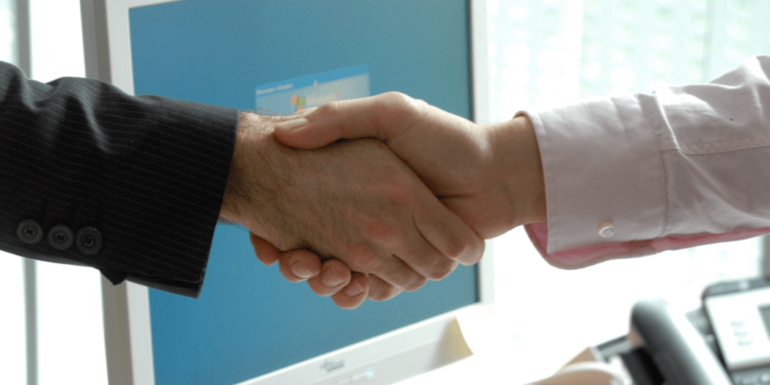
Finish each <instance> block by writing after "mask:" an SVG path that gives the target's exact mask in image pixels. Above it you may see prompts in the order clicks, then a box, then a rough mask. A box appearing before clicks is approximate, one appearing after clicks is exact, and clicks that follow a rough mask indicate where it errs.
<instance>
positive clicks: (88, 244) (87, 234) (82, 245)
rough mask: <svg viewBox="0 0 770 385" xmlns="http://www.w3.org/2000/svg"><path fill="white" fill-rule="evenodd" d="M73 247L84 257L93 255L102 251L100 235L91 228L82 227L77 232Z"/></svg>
mask: <svg viewBox="0 0 770 385" xmlns="http://www.w3.org/2000/svg"><path fill="white" fill-rule="evenodd" d="M75 245H76V246H77V248H78V250H80V252H81V253H83V254H85V255H94V254H96V253H98V252H99V250H101V249H102V234H101V233H99V230H96V229H95V228H93V227H84V228H82V229H80V231H78V234H77V236H76V240H75Z"/></svg>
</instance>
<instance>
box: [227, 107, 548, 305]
mask: <svg viewBox="0 0 770 385" xmlns="http://www.w3.org/2000/svg"><path fill="white" fill-rule="evenodd" d="M239 125H240V126H239V130H238V138H237V140H236V145H235V151H234V154H233V162H232V165H231V172H230V177H229V180H228V183H227V188H226V191H225V198H224V202H223V204H222V209H221V214H220V216H221V218H222V219H225V220H227V221H232V222H237V223H240V224H242V225H244V226H245V227H247V228H248V229H249V230H250V231H251V242H252V244H253V245H254V250H255V252H256V254H257V257H258V258H259V260H260V261H262V262H263V263H265V264H267V265H271V264H274V263H275V262H278V263H279V267H280V271H281V273H282V274H283V276H284V277H285V278H286V279H288V280H289V281H292V282H299V281H304V280H307V282H308V284H309V286H310V288H311V289H312V290H313V291H314V292H315V293H316V294H318V295H322V296H331V297H332V300H333V301H334V302H335V303H336V304H337V306H340V307H343V308H356V307H358V306H359V305H360V304H361V303H363V301H364V300H366V298H369V299H372V300H374V301H383V300H386V299H389V298H392V297H394V296H396V295H398V294H399V293H400V292H401V291H403V290H407V291H413V290H417V289H419V288H420V287H421V286H423V285H424V284H425V283H426V281H427V280H428V279H430V280H440V279H442V278H444V277H446V276H447V275H449V274H450V273H451V272H452V271H453V270H454V269H455V267H457V264H458V263H462V264H464V265H471V264H474V263H476V262H478V261H479V260H480V259H481V256H482V254H483V252H484V241H483V240H484V239H489V238H493V237H495V236H498V235H500V234H503V233H505V232H507V231H508V230H510V229H512V228H514V227H516V226H519V225H522V224H527V223H533V222H544V221H545V220H546V200H545V187H544V182H543V171H542V166H541V163H540V154H539V150H538V146H537V140H536V137H535V133H534V130H533V128H532V125H531V123H530V122H529V120H528V118H526V117H525V116H520V117H516V118H514V119H512V120H510V121H507V122H502V123H496V124H489V125H478V124H475V123H473V122H470V121H468V120H466V119H463V118H461V117H458V116H456V115H452V114H450V113H448V112H445V111H442V110H440V109H438V108H436V107H432V106H430V105H428V104H426V103H425V102H423V101H419V100H415V99H412V98H411V97H409V96H406V95H403V94H400V93H386V94H382V95H378V96H374V97H369V98H364V99H358V100H351V101H341V102H332V103H329V104H325V105H323V106H321V107H318V108H315V109H309V110H305V111H301V112H298V113H296V114H294V115H292V116H288V117H269V116H261V115H256V114H251V113H241V119H240V123H239Z"/></svg>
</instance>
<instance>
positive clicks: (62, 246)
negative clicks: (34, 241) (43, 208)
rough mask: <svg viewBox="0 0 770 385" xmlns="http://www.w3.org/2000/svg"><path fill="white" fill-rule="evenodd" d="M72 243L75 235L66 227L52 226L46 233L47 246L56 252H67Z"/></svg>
mask: <svg viewBox="0 0 770 385" xmlns="http://www.w3.org/2000/svg"><path fill="white" fill-rule="evenodd" d="M73 243H75V234H74V233H73V232H72V230H70V228H69V227H67V226H64V225H58V226H54V227H52V228H51V230H50V231H49V232H48V244H49V245H51V247H53V248H54V249H56V250H62V251H64V250H67V249H69V248H70V246H72V244H73Z"/></svg>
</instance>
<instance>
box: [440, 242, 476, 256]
mask: <svg viewBox="0 0 770 385" xmlns="http://www.w3.org/2000/svg"><path fill="white" fill-rule="evenodd" d="M472 243H473V241H471V240H470V239H468V238H463V237H452V238H451V239H450V240H449V242H448V243H447V244H446V249H445V253H446V256H447V257H449V258H451V259H454V260H462V259H464V258H465V257H466V255H467V254H468V252H469V251H470V249H471V248H472Z"/></svg>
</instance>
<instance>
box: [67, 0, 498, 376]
mask: <svg viewBox="0 0 770 385" xmlns="http://www.w3.org/2000/svg"><path fill="white" fill-rule="evenodd" d="M173 1H184V0H81V14H82V22H83V41H84V48H85V49H84V50H85V56H86V57H85V62H86V75H87V77H89V78H93V79H98V80H101V81H105V82H108V83H111V84H113V85H115V86H117V87H118V88H120V89H122V90H123V91H124V92H126V93H128V94H134V80H133V69H132V60H131V41H130V31H129V10H130V9H131V8H135V7H140V6H147V5H155V4H161V3H168V2H173ZM468 11H469V23H468V26H469V33H470V36H469V38H470V42H469V43H470V44H469V45H470V63H471V90H472V95H471V96H472V98H471V100H472V106H473V110H472V111H473V117H474V121H476V122H477V123H482V124H485V123H489V111H488V110H489V108H488V106H489V96H488V84H489V81H488V80H489V79H488V65H487V19H486V17H487V12H486V1H485V0H469V10H468ZM492 254H493V252H492V243H491V242H489V241H488V242H487V247H486V251H485V253H484V258H483V259H482V261H481V262H480V263H479V268H478V275H479V277H478V278H479V279H478V293H479V302H477V303H475V304H472V305H468V306H465V307H462V308H460V309H457V310H455V311H451V312H448V313H444V314H441V315H438V316H436V317H433V318H430V319H427V320H424V321H421V322H418V323H416V324H412V325H409V326H406V327H403V328H399V329H396V330H393V331H391V332H388V333H386V334H383V335H380V336H377V337H373V338H370V339H367V340H365V341H361V342H359V343H356V344H353V345H350V346H347V347H344V348H342V349H338V350H335V351H333V352H329V353H326V354H323V355H321V356H318V357H314V358H311V359H309V360H306V361H303V362H300V363H297V364H294V365H291V366H289V367H286V368H283V369H280V370H277V371H275V372H272V373H268V374H265V375H263V376H260V377H257V378H255V379H252V380H248V381H246V382H243V383H242V385H246V384H248V385H272V384H294V383H296V384H314V383H316V382H317V381H315V380H312V378H310V377H316V378H318V371H319V363H323V362H325V361H326V360H339V359H341V358H342V359H344V360H346V361H345V365H346V367H348V368H351V369H355V368H356V367H358V366H361V365H368V363H369V362H374V361H377V360H382V359H384V358H387V357H390V356H392V355H393V354H394V353H393V352H401V353H403V352H405V351H414V352H416V353H415V354H417V355H418V356H419V357H420V359H416V360H415V359H414V357H412V362H411V369H408V368H405V367H402V366H399V368H400V369H401V370H405V371H407V372H415V371H416V372H415V373H408V374H409V376H411V375H414V374H416V373H419V372H423V371H427V370H431V369H433V368H435V367H437V364H436V361H435V357H431V356H430V355H431V354H435V353H436V352H438V351H439V350H440V349H441V343H442V336H443V335H444V333H445V331H446V330H447V329H448V328H449V327H450V324H452V322H454V321H455V320H456V319H457V317H464V318H468V319H484V318H485V317H486V315H487V314H489V313H490V310H491V308H492V306H493V303H494V280H493V277H494V271H493V260H492ZM102 294H103V306H104V330H105V345H106V352H107V364H108V377H109V382H110V384H112V385H116V384H120V385H124V384H125V385H140V384H141V385H154V384H155V376H154V365H153V352H152V339H151V338H152V334H151V329H150V305H149V296H148V289H147V288H146V287H145V286H141V285H137V284H134V283H131V282H125V283H123V284H120V285H117V286H113V285H112V283H110V282H109V281H108V280H106V279H102ZM479 315H480V317H479ZM464 327H465V325H464ZM470 327H473V326H472V325H471V326H470ZM423 356H425V357H423ZM341 373H344V372H341ZM332 374H333V375H337V374H339V373H332ZM330 380H332V377H329V378H323V381H327V382H328V381H330Z"/></svg>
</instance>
